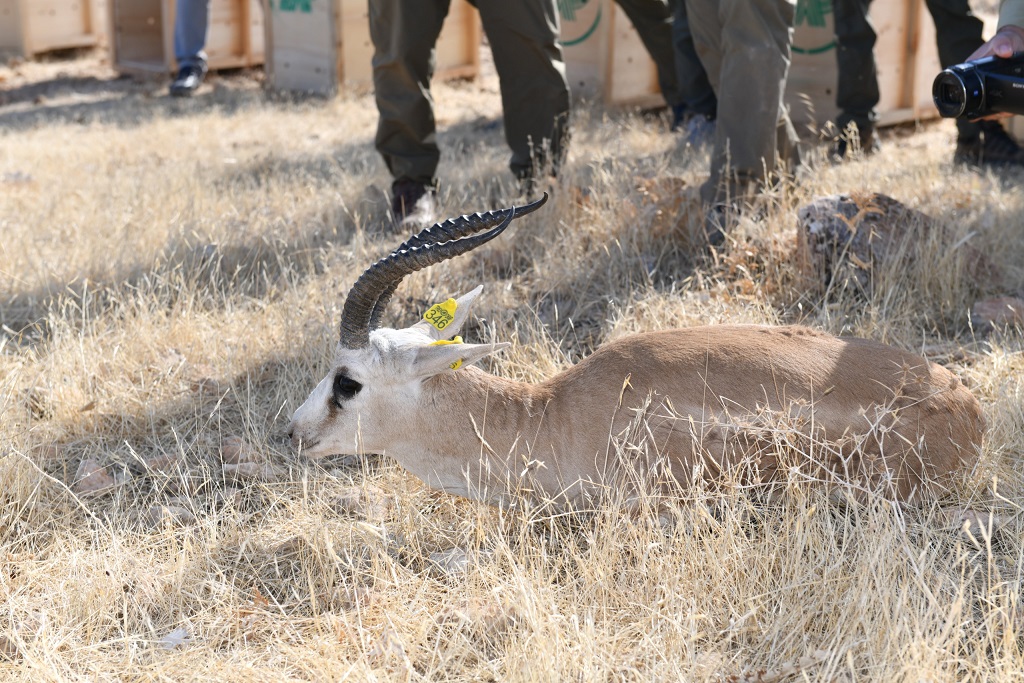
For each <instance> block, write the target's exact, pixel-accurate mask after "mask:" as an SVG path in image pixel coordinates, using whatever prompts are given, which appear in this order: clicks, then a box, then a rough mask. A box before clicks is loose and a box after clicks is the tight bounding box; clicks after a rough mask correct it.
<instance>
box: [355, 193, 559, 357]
mask: <svg viewBox="0 0 1024 683" xmlns="http://www.w3.org/2000/svg"><path fill="white" fill-rule="evenodd" d="M547 198H548V195H547V193H545V194H544V196H543V197H541V198H540V199H538V200H537V201H535V202H533V203H532V204H528V205H526V206H524V207H521V208H516V207H514V206H513V207H511V208H508V209H501V210H499V211H489V212H487V213H485V214H476V215H473V216H462V217H460V218H456V219H454V220H449V221H445V222H444V223H438V224H435V225H433V226H431V227H430V228H427V229H425V230H423V231H421V232H420V233H418V234H417V235H414V236H413V237H411V238H409V239H408V240H407V241H406V242H405V243H403V244H402V246H401V247H399V248H398V249H396V250H395V251H393V252H391V254H390V255H388V256H386V257H385V258H382V259H381V260H379V261H377V262H376V263H374V264H373V265H372V266H370V267H369V268H367V269H366V271H365V272H364V273H363V274H362V275H360V276H359V279H358V280H356V283H355V284H354V285H353V286H352V289H351V290H350V291H349V294H348V297H347V298H346V299H345V307H344V309H343V310H342V313H341V343H342V345H343V346H346V347H348V348H350V349H358V348H363V347H364V346H366V345H367V344H368V343H369V340H370V331H371V330H373V329H375V327H376V325H377V324H379V319H380V317H381V315H382V314H383V312H384V308H385V307H386V306H387V303H388V300H390V298H391V295H392V294H393V293H394V291H395V289H396V288H397V287H398V284H399V283H400V282H401V281H402V279H403V278H405V276H406V275H409V274H411V273H415V272H416V271H418V270H422V269H423V268H426V267H428V266H432V265H434V264H436V263H441V262H442V261H447V260H448V259H451V258H454V257H456V256H459V255H460V254H465V253H466V252H468V251H472V250H473V249H476V248H477V247H479V246H480V245H482V244H485V243H487V242H490V241H491V240H492V239H494V238H495V237H497V236H498V235H500V234H501V233H502V232H504V231H505V228H507V227H508V226H509V224H511V223H512V220H513V219H514V218H518V217H520V216H524V215H526V214H527V213H531V212H532V211H535V210H537V209H538V208H540V207H541V206H542V205H543V204H544V202H546V201H547ZM499 220H500V221H501V223H500V224H499V225H497V227H493V228H491V229H490V230H488V231H487V232H483V233H481V232H479V231H480V230H481V229H484V227H490V226H492V225H494V223H496V222H497V221H499ZM439 240H445V241H439Z"/></svg>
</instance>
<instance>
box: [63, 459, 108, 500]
mask: <svg viewBox="0 0 1024 683" xmlns="http://www.w3.org/2000/svg"><path fill="white" fill-rule="evenodd" d="M117 483H118V482H117V480H115V479H114V476H113V475H112V474H111V473H110V471H109V468H107V467H103V466H101V465H100V464H99V463H98V462H97V461H96V460H92V459H87V460H83V461H82V462H81V463H79V465H78V471H77V472H75V482H74V484H72V486H71V490H72V491H74V492H75V493H77V494H78V495H85V494H96V493H102V492H105V491H109V490H111V489H113V488H114V487H115V486H117Z"/></svg>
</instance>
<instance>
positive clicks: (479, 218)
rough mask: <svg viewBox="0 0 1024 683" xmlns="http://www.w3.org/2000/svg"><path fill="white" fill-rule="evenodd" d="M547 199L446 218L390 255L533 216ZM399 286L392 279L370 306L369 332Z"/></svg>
mask: <svg viewBox="0 0 1024 683" xmlns="http://www.w3.org/2000/svg"><path fill="white" fill-rule="evenodd" d="M547 200H548V193H547V192H545V193H544V196H542V197H541V198H540V199H538V200H537V201H535V202H533V203H531V204H527V205H526V206H519V207H517V206H512V207H509V208H507V209H496V210H495V211H488V212H486V213H474V214H470V215H467V216H459V217H458V218H449V219H448V220H446V221H445V222H443V223H434V224H433V225H432V226H430V227H429V228H424V229H423V230H421V231H420V232H418V233H416V234H415V235H413V236H412V237H410V238H409V239H407V240H406V241H405V242H402V244H401V246H399V247H398V249H395V251H394V252H392V253H395V252H401V251H408V250H409V249H412V248H414V247H423V246H426V245H428V244H440V243H442V242H450V241H452V240H458V239H462V238H463V237H468V236H470V235H475V234H476V233H478V232H482V231H484V230H489V229H491V228H493V227H494V226H495V225H498V224H500V223H502V222H504V221H505V220H507V219H508V218H509V216H512V215H513V214H514V215H515V218H520V217H522V216H525V215H526V214H528V213H533V212H534V211H536V210H537V209H539V208H540V207H542V206H544V203H545V202H546V201H547ZM401 283H402V281H401V280H396V281H395V282H393V283H392V284H391V285H389V286H388V288H387V289H385V290H384V291H382V292H381V293H380V296H379V297H377V303H376V304H374V306H373V311H372V312H371V313H370V326H369V327H370V330H371V331H372V330H375V329H377V328H378V327H380V319H381V318H382V317H384V309H386V308H387V306H388V303H389V302H390V301H391V296H392V295H393V294H394V293H395V290H397V289H398V285H400V284H401Z"/></svg>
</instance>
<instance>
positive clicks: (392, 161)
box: [369, 0, 449, 185]
mask: <svg viewBox="0 0 1024 683" xmlns="http://www.w3.org/2000/svg"><path fill="white" fill-rule="evenodd" d="M448 4H449V0H370V3H369V10H370V38H371V39H372V41H373V46H374V54H373V87H374V95H375V97H376V100H377V111H378V112H379V114H380V118H379V120H378V123H377V135H376V138H375V141H374V142H375V145H376V148H377V151H378V152H379V153H380V155H381V156H382V157H383V158H384V163H385V164H386V165H387V167H388V170H389V171H390V172H391V175H392V177H394V178H395V180H413V181H415V182H418V183H423V184H426V185H433V184H434V182H435V176H436V174H437V162H438V160H439V159H440V151H439V150H438V148H437V136H436V131H435V121H434V102H433V99H432V97H431V94H430V78H431V76H432V75H433V73H434V63H435V58H434V45H435V43H436V42H437V36H438V34H439V33H440V32H441V25H442V23H443V22H444V18H445V16H446V15H447V14H448Z"/></svg>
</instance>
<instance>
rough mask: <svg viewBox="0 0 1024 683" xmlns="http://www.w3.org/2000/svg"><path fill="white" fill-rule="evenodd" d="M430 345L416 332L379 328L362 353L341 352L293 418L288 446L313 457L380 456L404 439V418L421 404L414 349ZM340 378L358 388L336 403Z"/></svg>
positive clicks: (422, 335) (427, 340)
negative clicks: (395, 442)
mask: <svg viewBox="0 0 1024 683" xmlns="http://www.w3.org/2000/svg"><path fill="white" fill-rule="evenodd" d="M431 341H432V340H431V339H430V337H429V335H427V334H425V333H424V332H423V331H422V330H418V329H416V328H407V329H404V330H391V329H381V330H375V331H374V332H373V333H371V335H370V345H369V346H368V347H367V348H365V349H346V348H341V347H339V348H338V351H337V353H336V354H335V360H334V363H333V365H332V368H331V371H330V373H328V374H327V376H326V377H324V378H323V379H322V380H321V381H320V383H319V384H317V386H316V388H315V389H313V392H312V393H311V394H310V395H309V398H307V399H306V401H305V402H304V403H303V404H302V405H301V406H299V408H298V410H296V411H295V414H294V415H293V416H292V422H291V426H290V432H291V434H292V443H293V444H294V445H295V446H296V447H297V448H299V449H300V450H301V452H302V454H304V455H306V456H308V457H311V458H320V457H324V456H328V455H341V454H360V453H382V452H384V451H385V450H386V449H387V448H388V446H389V445H390V444H391V443H392V442H393V441H394V439H395V438H396V437H397V436H400V435H402V434H403V431H404V430H403V427H404V425H405V424H406V422H407V420H406V419H403V416H409V415H411V414H413V413H414V411H415V410H416V408H417V406H418V404H419V397H420V390H421V382H422V378H418V377H416V374H415V373H414V372H413V371H412V366H413V361H414V359H415V357H416V349H417V348H420V347H422V346H426V345H429V344H430V343H431ZM339 373H344V374H345V375H346V376H347V377H349V378H350V379H352V380H354V381H356V382H359V383H360V384H361V385H362V388H361V389H360V390H359V391H358V392H356V394H355V395H354V396H352V397H350V398H346V399H344V400H341V401H340V402H339V401H337V400H336V397H335V395H334V381H335V377H336V376H337V375H338V374H339Z"/></svg>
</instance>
